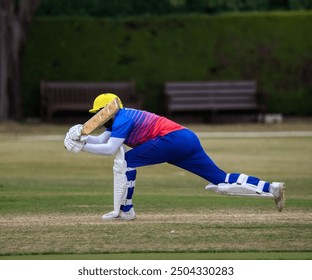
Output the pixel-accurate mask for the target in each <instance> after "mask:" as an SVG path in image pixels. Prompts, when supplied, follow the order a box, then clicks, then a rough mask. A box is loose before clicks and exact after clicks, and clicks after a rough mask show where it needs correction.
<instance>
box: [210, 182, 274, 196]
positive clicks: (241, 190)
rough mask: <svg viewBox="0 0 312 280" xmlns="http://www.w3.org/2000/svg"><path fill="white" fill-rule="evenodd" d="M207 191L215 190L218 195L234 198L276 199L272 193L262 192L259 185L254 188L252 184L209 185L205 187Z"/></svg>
mask: <svg viewBox="0 0 312 280" xmlns="http://www.w3.org/2000/svg"><path fill="white" fill-rule="evenodd" d="M205 189H206V190H213V191H215V192H216V193H219V194H223V195H233V196H250V197H259V198H263V197H266V198H274V196H273V195H272V194H271V193H267V192H262V188H261V190H260V187H259V185H258V186H254V185H250V184H246V183H245V184H237V183H233V184H228V183H221V184H218V185H214V184H209V185H207V186H206V187H205Z"/></svg>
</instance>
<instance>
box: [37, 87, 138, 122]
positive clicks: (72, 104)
mask: <svg viewBox="0 0 312 280" xmlns="http://www.w3.org/2000/svg"><path fill="white" fill-rule="evenodd" d="M101 93H115V94H116V95H118V96H119V97H120V99H121V100H122V102H123V104H124V106H125V107H131V108H140V107H141V101H140V99H139V98H138V96H137V95H136V88H135V82H134V81H119V82H60V81H41V84H40V95H41V108H42V111H41V115H42V118H43V119H44V120H46V121H48V122H50V121H51V120H52V117H53V115H54V114H55V113H56V112H60V111H65V112H73V111H78V112H88V110H89V109H90V108H91V107H92V105H93V101H94V99H95V98H96V97H97V96H98V95H99V94H101Z"/></svg>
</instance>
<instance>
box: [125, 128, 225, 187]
mask: <svg viewBox="0 0 312 280" xmlns="http://www.w3.org/2000/svg"><path fill="white" fill-rule="evenodd" d="M126 161H127V166H128V167H132V168H136V167H141V166H147V165H153V164H159V163H164V162H167V163H169V164H172V165H175V166H178V167H180V168H183V169H185V170H188V171H190V172H192V173H194V174H196V175H198V176H200V177H202V178H204V179H206V180H207V181H209V182H211V183H213V184H219V183H222V182H224V180H225V176H226V173H225V172H224V171H223V170H221V169H220V168H219V167H218V166H217V165H216V164H215V163H214V162H213V161H212V160H211V158H210V157H209V156H208V155H207V154H206V153H205V151H204V149H203V148H202V146H201V144H200V141H199V139H198V137H197V136H196V134H195V133H194V132H192V131H191V130H188V129H182V130H177V131H174V132H171V133H169V134H167V135H165V136H163V137H157V138H155V139H153V140H150V141H148V142H146V143H144V144H142V145H140V146H138V147H135V148H133V149H132V150H129V151H128V152H127V153H126Z"/></svg>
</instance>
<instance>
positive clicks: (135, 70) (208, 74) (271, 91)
mask: <svg viewBox="0 0 312 280" xmlns="http://www.w3.org/2000/svg"><path fill="white" fill-rule="evenodd" d="M311 30H312V12H307V11H305V12H304V11H302V12H280V13H248V14H241V13H239V14H226V15H225V14H224V15H217V16H203V15H201V16H199V15H196V16H195V15H192V16H167V17H140V18H126V19H94V18H81V17H77V18H72V17H71V18H55V17H53V18H36V19H35V21H34V24H33V27H32V30H31V33H30V36H29V41H28V44H27V48H26V53H25V58H24V61H23V77H24V79H23V88H24V97H25V98H24V101H25V102H24V108H25V115H26V116H31V115H34V114H35V115H39V112H40V100H39V83H40V80H41V79H44V80H65V81H66V80H68V81H72V80H75V81H78V80H83V81H114V80H129V79H133V80H135V81H136V83H137V91H138V93H139V94H140V95H141V97H142V98H143V99H144V104H145V108H146V109H149V110H152V111H155V112H161V109H162V107H161V97H162V93H163V85H164V83H165V82H166V81H168V80H235V79H255V80H257V81H258V87H259V89H260V90H261V91H263V92H264V93H266V94H267V96H268V106H269V111H271V112H282V113H285V114H294V115H302V114H311V113H312V52H311V50H312V33H311ZM34 112H35V113H34Z"/></svg>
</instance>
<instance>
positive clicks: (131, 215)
mask: <svg viewBox="0 0 312 280" xmlns="http://www.w3.org/2000/svg"><path fill="white" fill-rule="evenodd" d="M135 218H136V215H135V212H134V209H133V208H131V209H130V210H129V211H128V212H124V211H119V214H117V213H116V212H115V211H112V212H109V213H107V214H104V215H103V216H102V220H104V221H107V220H114V219H122V220H127V221H130V220H134V219H135Z"/></svg>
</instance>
